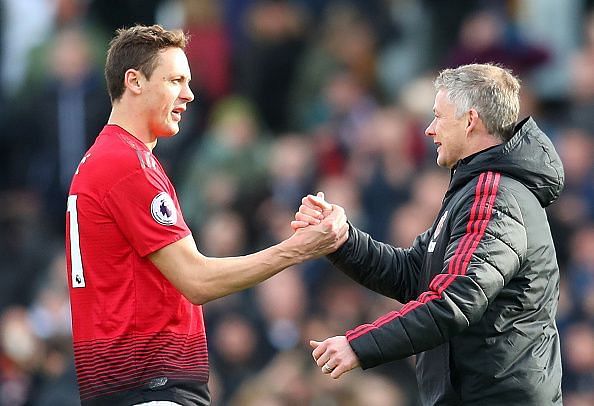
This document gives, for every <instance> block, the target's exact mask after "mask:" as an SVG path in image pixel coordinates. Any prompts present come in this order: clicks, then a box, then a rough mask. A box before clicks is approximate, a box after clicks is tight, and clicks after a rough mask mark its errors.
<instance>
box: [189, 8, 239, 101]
mask: <svg viewBox="0 0 594 406" xmlns="http://www.w3.org/2000/svg"><path fill="white" fill-rule="evenodd" d="M183 6H184V11H185V27H186V30H187V31H188V33H189V34H190V35H191V38H190V42H189V44H188V46H187V48H186V54H187V56H188V62H189V63H190V69H191V70H192V82H191V83H190V85H191V87H192V90H193V91H194V93H195V94H197V95H198V97H199V99H200V103H201V104H202V103H206V104H207V105H212V104H213V103H215V102H217V101H218V100H220V99H221V98H223V97H224V96H227V95H228V94H229V91H230V90H231V48H230V47H231V44H230V39H229V37H228V34H227V30H226V27H225V25H224V21H223V19H222V17H223V16H222V10H221V7H222V3H221V2H220V1H217V0H183Z"/></svg>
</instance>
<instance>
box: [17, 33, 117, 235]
mask: <svg viewBox="0 0 594 406" xmlns="http://www.w3.org/2000/svg"><path fill="white" fill-rule="evenodd" d="M91 47H92V45H91V40H90V39H89V37H88V33H87V32H85V31H83V30H82V29H80V28H79V27H76V26H73V27H66V28H63V29H61V30H60V31H59V32H58V33H56V36H55V37H54V38H53V39H52V41H51V42H50V45H49V47H48V50H49V53H48V55H47V59H46V60H45V64H46V65H47V67H48V68H49V71H47V72H46V73H45V77H44V78H43V82H41V83H40V86H39V88H33V89H31V90H32V91H31V93H29V94H28V96H29V97H28V100H27V103H26V104H25V105H23V106H22V108H21V109H20V110H19V111H18V112H17V114H16V116H15V117H13V119H14V128H15V130H16V131H15V133H14V134H13V136H14V137H18V138H19V141H18V143H19V144H21V145H23V144H24V145H26V146H27V148H28V151H29V154H30V155H29V157H28V164H27V168H26V169H23V171H24V172H25V173H24V174H23V176H24V177H25V179H26V182H27V184H28V185H30V187H32V189H33V190H34V191H36V192H37V193H38V194H39V196H40V197H41V198H42V199H43V200H42V201H43V204H44V205H43V209H44V212H45V214H46V215H47V218H48V219H50V221H51V222H52V223H51V224H52V227H53V228H54V229H56V230H63V224H64V220H63V217H64V207H65V205H66V196H67V194H68V188H69V186H70V179H71V177H72V175H73V173H74V170H75V169H76V166H77V165H78V163H79V161H80V159H81V157H82V154H83V153H84V151H85V150H86V149H87V148H88V147H89V146H90V145H91V144H92V143H93V141H94V137H95V135H96V134H98V132H99V131H100V130H101V128H102V127H103V124H104V122H105V119H106V117H107V116H108V115H109V108H110V103H109V98H108V96H107V93H106V92H105V90H104V89H103V79H102V77H101V72H100V70H99V69H98V67H97V66H96V65H95V64H94V61H93V58H92V51H91ZM15 143H17V141H16V140H15Z"/></svg>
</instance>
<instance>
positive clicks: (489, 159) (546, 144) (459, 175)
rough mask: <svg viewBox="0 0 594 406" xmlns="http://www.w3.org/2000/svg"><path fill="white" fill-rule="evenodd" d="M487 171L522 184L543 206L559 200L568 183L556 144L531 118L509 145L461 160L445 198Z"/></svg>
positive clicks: (520, 124)
mask: <svg viewBox="0 0 594 406" xmlns="http://www.w3.org/2000/svg"><path fill="white" fill-rule="evenodd" d="M487 170H489V171H495V172H500V173H501V174H503V175H506V176H509V177H510V178H514V179H516V180H518V181H519V182H521V183H522V184H523V185H524V186H526V187H527V188H528V189H529V190H530V191H531V192H532V193H533V194H534V195H535V196H536V197H537V198H538V201H539V202H540V204H541V206H542V207H546V206H548V205H550V204H551V203H553V202H554V201H555V200H557V198H558V197H559V194H560V193H561V190H563V184H564V182H565V175H564V172H563V164H562V163H561V159H560V158H559V155H558V154H557V151H556V150H555V147H554V146H553V143H552V142H551V140H550V139H549V138H548V137H547V136H546V135H545V134H544V133H543V132H542V131H541V130H540V128H538V126H537V125H536V123H535V122H534V120H533V119H532V118H531V117H528V118H526V119H524V120H522V121H521V122H519V123H518V124H517V125H516V128H515V129H514V135H513V137H512V138H511V139H510V140H509V141H508V142H506V143H503V144H501V145H498V146H496V147H493V148H490V149H488V150H485V151H484V152H480V153H478V154H477V155H476V156H474V157H473V158H472V159H471V160H470V162H465V160H461V161H460V162H459V163H458V165H457V166H456V167H455V170H454V173H453V175H452V180H451V182H450V187H449V189H448V192H447V194H446V197H447V196H448V195H450V194H452V193H453V192H455V191H456V190H458V189H459V188H461V187H462V186H464V185H465V184H466V183H468V182H469V181H470V180H471V179H473V178H475V177H476V176H478V175H479V174H480V173H481V172H485V171H487Z"/></svg>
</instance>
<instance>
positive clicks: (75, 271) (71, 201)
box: [67, 195, 86, 288]
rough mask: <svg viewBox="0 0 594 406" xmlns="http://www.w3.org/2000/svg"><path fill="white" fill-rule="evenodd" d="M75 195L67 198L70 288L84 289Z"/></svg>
mask: <svg viewBox="0 0 594 406" xmlns="http://www.w3.org/2000/svg"><path fill="white" fill-rule="evenodd" d="M76 198H77V196H76V195H71V196H68V206H67V210H68V213H69V214H70V222H69V223H70V265H71V266H72V272H71V277H72V287H73V288H84V287H85V286H86V285H85V275H84V272H83V266H82V257H81V255H80V238H79V235H78V212H77V210H76Z"/></svg>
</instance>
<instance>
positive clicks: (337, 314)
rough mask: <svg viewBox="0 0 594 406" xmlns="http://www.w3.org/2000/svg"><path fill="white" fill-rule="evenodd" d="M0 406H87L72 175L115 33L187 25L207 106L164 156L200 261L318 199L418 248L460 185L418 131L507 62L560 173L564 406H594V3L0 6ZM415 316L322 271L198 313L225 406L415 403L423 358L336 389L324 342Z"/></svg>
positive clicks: (557, 210)
mask: <svg viewBox="0 0 594 406" xmlns="http://www.w3.org/2000/svg"><path fill="white" fill-rule="evenodd" d="M0 5H1V7H0V148H1V149H0V151H1V152H2V159H0V174H1V175H2V176H0V405H10V406H21V405H48V406H49V405H56V406H68V405H76V404H78V398H77V395H78V393H77V386H76V378H75V374H74V367H73V360H72V350H71V341H70V321H69V312H70V309H69V303H68V291H67V287H66V274H65V265H64V261H65V260H64V242H63V233H64V219H65V204H66V196H67V191H68V186H69V182H70V178H71V176H72V174H73V172H74V168H75V167H76V165H77V164H78V161H79V160H80V158H81V156H82V154H83V152H84V150H85V149H86V148H88V147H89V145H90V144H91V143H92V142H93V138H94V137H95V136H96V135H97V134H98V132H99V130H100V129H101V128H102V126H103V125H104V123H105V122H106V120H107V117H108V115H109V110H110V105H109V99H108V96H107V92H106V90H105V84H104V79H103V76H102V69H103V65H102V64H103V60H104V57H105V50H106V48H107V42H108V41H109V38H110V37H111V36H112V35H113V33H114V30H115V29H116V28H118V27H122V26H130V25H131V24H133V23H145V24H152V23H155V22H156V23H160V24H162V25H164V26H165V27H167V28H183V29H184V30H185V31H187V32H189V33H190V34H191V36H192V40H191V42H190V45H189V47H188V49H187V54H188V58H189V62H190V66H191V69H192V73H193V79H192V82H191V86H192V88H193V91H194V93H195V94H196V100H195V101H194V103H192V104H191V105H190V106H189V109H188V111H187V112H186V113H185V114H184V120H183V122H182V129H181V131H180V133H179V134H178V135H177V136H176V137H174V138H173V139H169V140H162V141H160V142H159V145H158V146H157V148H156V149H155V153H156V155H157V157H159V159H160V160H161V162H162V163H163V165H164V166H165V167H166V169H167V171H168V173H169V174H170V177H171V178H172V180H173V182H174V184H176V185H177V189H178V194H179V195H180V200H181V204H182V209H183V211H184V214H185V217H186V220H187V222H188V223H189V224H190V227H191V229H192V230H193V232H194V236H195V238H196V239H197V242H198V246H199V249H200V251H201V252H202V253H204V254H206V255H209V256H229V255H240V254H245V253H249V252H253V251H255V250H257V249H260V248H263V247H266V246H268V245H270V244H273V243H275V242H278V241H279V240H281V239H283V238H285V237H287V236H288V235H290V233H291V229H290V226H289V223H290V220H291V219H292V217H293V214H294V212H295V210H296V209H297V208H298V206H299V204H300V199H301V197H302V196H304V195H305V194H307V193H314V192H316V191H324V192H325V194H326V198H327V200H328V201H330V202H333V203H337V204H340V205H342V206H343V207H344V208H345V209H346V212H347V215H348V217H349V219H350V220H351V221H352V222H353V223H354V224H355V225H357V226H358V227H360V228H362V229H364V230H366V231H368V232H369V233H370V234H371V235H372V236H374V237H375V238H376V239H379V240H382V241H386V242H389V243H392V244H395V245H399V246H408V245H410V243H411V242H412V240H413V239H414V237H415V236H416V235H417V234H418V233H420V232H422V231H424V230H425V229H426V228H428V227H429V226H430V225H431V223H432V221H433V218H434V216H435V215H436V213H437V210H438V209H439V207H440V203H441V198H442V196H443V193H444V191H445V190H446V188H447V186H448V181H449V172H448V171H447V170H444V169H440V168H438V167H437V165H436V164H435V158H436V153H435V150H434V148H433V145H432V143H431V142H430V141H429V140H428V139H426V138H427V137H425V136H424V135H423V133H424V129H425V127H426V126H427V125H428V124H429V122H430V121H431V119H432V105H433V97H434V90H433V87H432V80H433V78H434V77H435V74H436V72H437V71H438V70H439V69H442V68H444V67H449V66H456V65H459V64H465V63H471V62H498V63H501V64H503V65H505V66H507V67H509V68H511V69H513V71H514V72H515V73H516V74H518V75H519V76H520V78H521V79H522V85H523V89H522V106H521V107H522V112H521V116H522V117H523V116H526V115H531V116H533V117H534V118H535V120H536V121H537V123H538V124H539V126H540V127H541V128H542V129H543V130H544V131H545V132H546V133H547V134H548V135H549V136H550V137H551V139H552V140H553V142H554V143H555V145H556V147H557V148H558V151H559V153H560V155H561V157H562V159H563V163H564V166H565V174H566V187H565V190H564V192H563V194H562V196H561V198H560V199H559V201H558V202H557V203H555V204H554V205H553V206H552V207H550V209H549V210H548V215H549V218H550V223H551V226H552V228H553V233H554V237H555V242H556V249H557V260H558V262H559V265H560V269H561V297H560V304H559V311H558V316H557V321H558V327H559V329H560V332H561V338H562V341H561V345H562V349H561V350H562V354H563V368H564V371H563V374H564V375H563V391H564V401H565V402H564V403H565V405H567V406H582V405H593V404H594V159H593V158H594V11H593V10H594V9H593V6H594V1H587V0H564V1H556V0H506V1H496V0H491V1H488V0H476V1H471V0H460V1H456V2H446V1H439V0H342V1H332V0H117V1H116V0H101V1H99V0H1V1H0ZM400 306H401V304H400V303H398V302H396V301H394V300H392V299H387V298H383V297H381V296H379V295H377V294H374V293H372V292H370V291H367V290H365V289H364V288H361V287H359V286H358V285H356V284H355V283H354V282H352V281H350V280H348V279H347V278H346V277H344V276H342V275H341V274H339V273H338V272H337V271H336V270H334V269H332V266H331V265H330V263H329V262H328V261H327V260H325V259H320V260H317V261H312V262H309V263H306V264H303V265H300V266H295V267H293V268H291V269H288V270H287V271H284V272H282V273H281V274H279V275H277V276H275V277H274V278H272V279H271V280H269V281H267V282H265V283H263V284H262V285H260V286H258V287H256V288H254V289H251V290H248V291H246V292H244V293H241V294H236V295H232V296H229V297H227V298H223V299H221V300H218V301H214V302H211V303H208V304H207V305H206V306H205V317H206V323H207V330H208V342H209V352H210V354H211V371H212V372H211V380H210V385H211V390H212V392H213V397H214V402H213V404H214V405H238V406H251V405H261V406H282V405H315V406H334V405H337V406H338V405H347V406H355V405H365V406H384V405H394V406H400V405H402V406H413V405H416V404H417V400H418V399H417V398H418V396H417V388H416V383H415V376H414V359H412V358H411V359H406V360H402V361H397V362H393V363H390V364H386V365H384V366H381V367H377V368H374V369H372V370H368V371H364V372H363V371H360V370H356V371H354V372H352V373H350V374H347V375H345V376H344V377H343V378H341V379H340V380H338V381H334V380H332V379H329V378H328V377H327V376H324V375H322V373H321V372H320V371H319V368H317V367H316V366H315V364H314V362H313V360H312V358H311V354H310V350H311V349H310V348H309V346H308V341H309V339H322V338H326V337H329V336H333V335H339V334H344V332H345V331H346V330H347V329H350V328H351V327H354V326H356V325H358V324H360V323H363V322H368V321H372V320H375V318H377V317H378V316H379V315H381V314H383V313H385V312H387V311H389V310H393V309H395V308H398V307H400Z"/></svg>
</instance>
